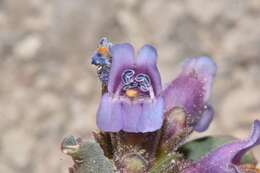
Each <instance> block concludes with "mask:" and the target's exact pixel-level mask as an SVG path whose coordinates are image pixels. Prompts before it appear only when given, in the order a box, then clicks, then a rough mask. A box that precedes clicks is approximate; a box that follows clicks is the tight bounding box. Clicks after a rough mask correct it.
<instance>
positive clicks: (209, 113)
mask: <svg viewBox="0 0 260 173" xmlns="http://www.w3.org/2000/svg"><path fill="white" fill-rule="evenodd" d="M213 116H214V110H213V108H212V107H211V106H210V105H207V106H206V110H204V112H203V114H202V115H201V118H200V120H199V121H198V122H197V123H196V125H195V126H194V130H195V131H197V132H203V131H205V130H207V129H208V127H209V125H210V123H211V121H212V120H213Z"/></svg>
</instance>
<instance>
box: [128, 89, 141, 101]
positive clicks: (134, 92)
mask: <svg viewBox="0 0 260 173" xmlns="http://www.w3.org/2000/svg"><path fill="white" fill-rule="evenodd" d="M138 95H139V93H138V90H136V89H128V90H126V96H127V97H129V98H131V99H134V98H136V97H138Z"/></svg>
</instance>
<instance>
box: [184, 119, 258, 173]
mask: <svg viewBox="0 0 260 173" xmlns="http://www.w3.org/2000/svg"><path fill="white" fill-rule="evenodd" d="M259 144H260V121H259V120H256V121H255V122H254V125H253V127H252V132H251V135H250V137H249V138H248V139H247V140H236V141H234V142H231V143H229V144H226V145H223V146H221V147H219V148H218V149H216V150H214V151H212V152H211V153H210V154H208V155H207V156H206V157H204V158H202V159H201V160H200V161H198V162H196V163H195V164H193V165H192V166H190V167H188V168H186V169H185V170H184V171H183V172H182V173H236V171H235V170H237V169H239V168H238V167H237V166H238V164H239V162H240V159H241V157H242V156H243V155H244V154H245V153H246V152H247V151H248V150H249V149H251V148H253V147H255V146H256V145H259Z"/></svg>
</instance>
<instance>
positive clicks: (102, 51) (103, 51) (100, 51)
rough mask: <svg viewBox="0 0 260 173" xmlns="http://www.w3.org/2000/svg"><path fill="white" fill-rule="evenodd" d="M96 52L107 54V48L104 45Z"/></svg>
mask: <svg viewBox="0 0 260 173" xmlns="http://www.w3.org/2000/svg"><path fill="white" fill-rule="evenodd" d="M97 52H98V53H100V54H101V55H102V56H108V54H109V50H108V48H106V47H99V48H98V49H97Z"/></svg>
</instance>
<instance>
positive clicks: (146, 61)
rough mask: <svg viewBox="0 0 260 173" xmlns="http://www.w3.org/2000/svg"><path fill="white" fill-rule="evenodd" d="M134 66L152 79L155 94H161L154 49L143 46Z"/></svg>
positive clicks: (149, 46)
mask: <svg viewBox="0 0 260 173" xmlns="http://www.w3.org/2000/svg"><path fill="white" fill-rule="evenodd" d="M136 65H137V68H139V69H141V71H142V72H144V73H147V74H149V76H150V77H151V79H152V83H153V87H154V89H155V94H156V95H158V94H159V93H160V92H161V89H162V84H161V77H160V73H159V70H158V68H157V51H156V49H155V48H154V47H153V46H151V45H145V46H143V47H142V48H141V49H140V50H139V52H138V55H137V60H136Z"/></svg>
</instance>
